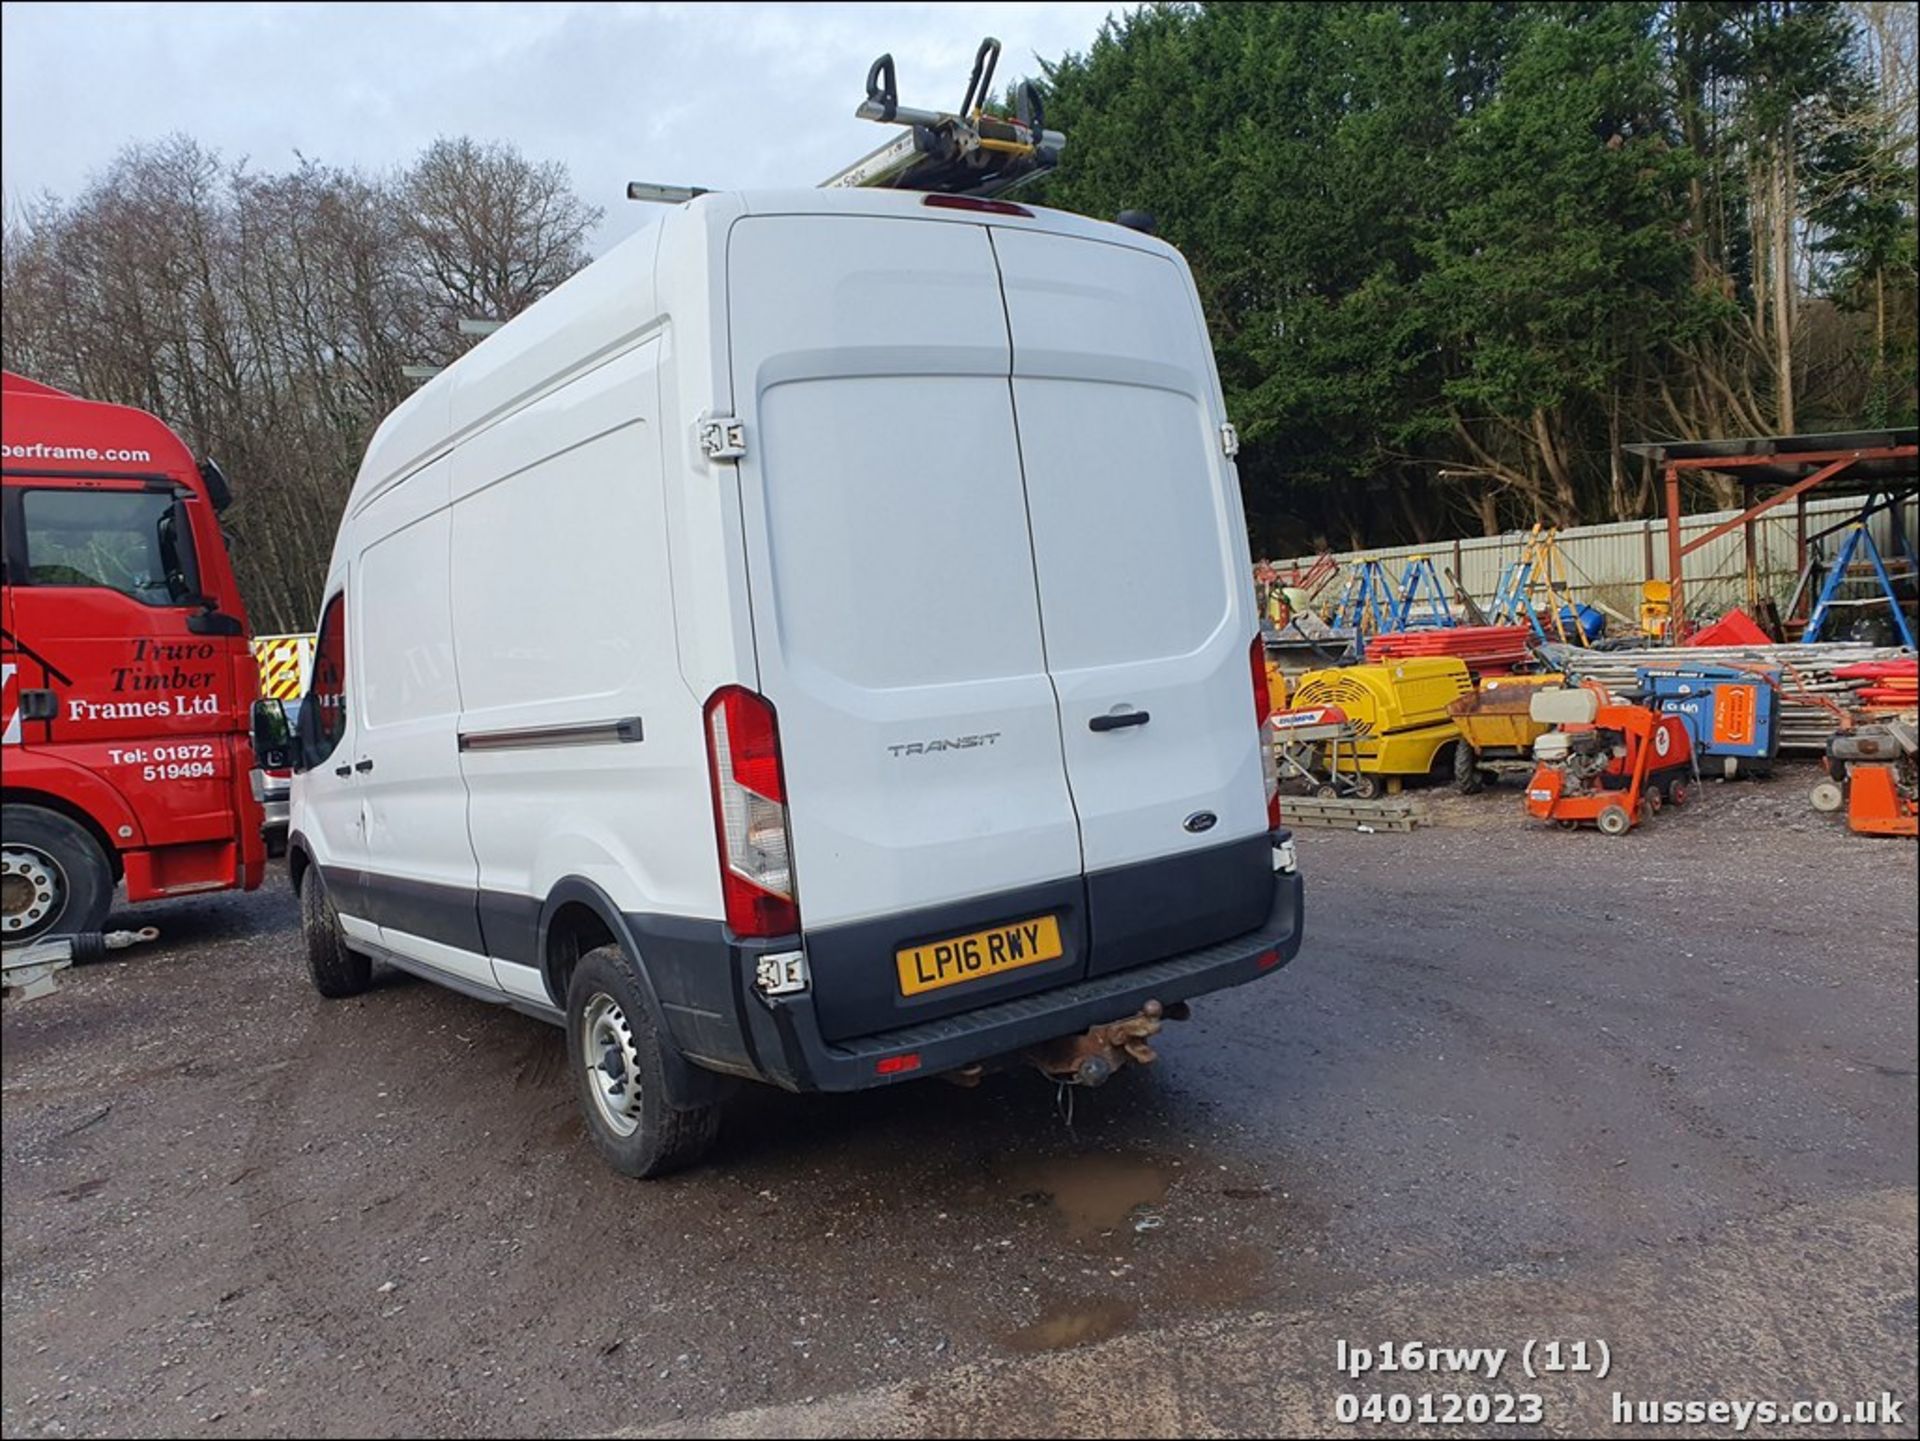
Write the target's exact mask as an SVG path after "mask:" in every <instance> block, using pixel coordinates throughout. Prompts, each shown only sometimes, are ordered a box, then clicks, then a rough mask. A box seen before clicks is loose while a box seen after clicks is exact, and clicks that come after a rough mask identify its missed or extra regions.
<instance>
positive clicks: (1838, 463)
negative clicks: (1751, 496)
mask: <svg viewBox="0 0 1920 1441" xmlns="http://www.w3.org/2000/svg"><path fill="white" fill-rule="evenodd" d="M1869 454H1871V452H1869V451H1864V450H1850V451H1848V452H1847V453H1846V454H1845V455H1842V456H1841V457H1840V458H1839V459H1837V460H1834V461H1832V462H1830V463H1828V464H1826V465H1823V466H1821V467H1820V469H1818V470H1816V471H1815V472H1814V473H1813V474H1812V475H1807V476H1802V477H1801V478H1800V479H1799V480H1796V481H1795V482H1794V483H1793V484H1792V485H1790V486H1788V487H1787V488H1786V489H1785V490H1777V491H1775V492H1774V493H1773V494H1772V495H1770V496H1768V497H1767V498H1766V499H1765V500H1763V501H1761V502H1760V503H1759V504H1757V505H1750V506H1748V507H1747V508H1746V509H1745V510H1743V511H1741V512H1740V514H1738V515H1736V516H1735V517H1734V518H1733V519H1732V520H1727V521H1722V522H1721V523H1720V524H1719V525H1716V526H1715V527H1714V528H1713V529H1712V530H1710V531H1708V532H1707V533H1706V534H1705V535H1703V536H1701V537H1700V538H1699V539H1697V540H1690V541H1688V542H1687V543H1686V544H1685V545H1683V546H1681V547H1680V554H1681V555H1683V556H1688V555H1692V554H1693V553H1694V552H1695V551H1696V550H1698V549H1700V547H1701V546H1703V545H1710V544H1711V543H1712V542H1714V541H1716V540H1718V539H1720V537H1721V536H1723V535H1729V534H1731V533H1732V532H1734V531H1736V530H1738V529H1739V528H1740V527H1741V526H1743V525H1746V524H1747V523H1748V522H1749V521H1752V520H1755V519H1757V518H1758V517H1760V516H1762V515H1764V514H1765V513H1766V512H1768V511H1770V510H1772V509H1773V508H1774V507H1775V506H1776V505H1779V504H1780V503H1781V502H1782V501H1786V500H1792V499H1793V498H1794V497H1795V496H1796V495H1799V494H1801V493H1802V492H1803V491H1809V490H1812V489H1813V488H1814V487H1815V486H1816V485H1819V484H1820V483H1821V482H1822V481H1827V480H1832V479H1833V478H1834V477H1835V476H1836V475H1838V474H1839V473H1840V472H1841V471H1843V470H1845V469H1846V468H1847V467H1848V466H1850V465H1852V464H1853V463H1854V462H1855V461H1856V460H1860V459H1863V458H1864V457H1866V456H1867V455H1869ZM1800 458H1801V457H1799V456H1795V457H1794V459H1795V460H1799V459H1800ZM1667 473H1668V474H1669V475H1673V468H1672V467H1671V466H1669V467H1668V471H1667ZM1678 481H1679V477H1678V476H1677V475H1675V476H1674V482H1675V485H1676V486H1677V484H1678Z"/></svg>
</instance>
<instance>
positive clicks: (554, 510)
mask: <svg viewBox="0 0 1920 1441" xmlns="http://www.w3.org/2000/svg"><path fill="white" fill-rule="evenodd" d="M658 359H659V346H658V343H657V341H654V340H648V341H646V342H644V343H643V344H641V345H639V346H637V347H636V348H634V349H633V350H630V351H628V352H627V353H625V354H623V355H621V356H619V357H617V358H615V359H613V360H611V361H609V362H607V363H606V364H604V365H602V366H600V367H599V368H597V369H595V370H593V371H590V372H588V373H587V374H585V375H583V376H581V377H579V378H578V379H576V380H574V381H572V382H570V383H569V384H567V385H565V386H563V387H562V388H561V389H559V390H557V391H555V392H554V393H553V394H551V395H549V396H547V397H545V398H544V399H542V400H539V401H537V402H535V403H534V404H533V405H531V406H529V407H527V408H525V409H523V410H520V411H517V412H515V413H514V414H512V415H510V416H508V417H507V418H506V419H504V420H502V421H501V422H499V423H498V424H497V425H494V426H492V427H490V428H488V429H487V430H485V431H483V432H481V434H480V435H478V436H476V437H475V438H474V439H473V440H471V441H469V442H467V443H466V444H464V445H462V446H461V447H460V449H459V450H458V451H456V452H455V454H454V491H455V501H454V506H453V532H452V576H451V581H452V610H453V617H454V641H455V652H456V655H457V658H458V662H459V673H460V680H461V695H462V700H463V706H462V710H461V714H460V718H459V724H458V745H459V747H460V752H459V753H460V763H461V768H462V771H463V773H464V775H465V776H466V780H467V786H468V791H469V796H470V810H469V819H470V826H471V832H472V838H473V847H474V853H475V857H476V859H477V862H478V881H479V890H480V893H481V896H480V905H481V917H482V925H483V927H484V931H485V936H486V942H487V947H488V951H489V953H490V954H491V955H492V956H493V957H494V959H495V961H496V963H497V964H496V971H497V974H498V975H499V979H500V983H501V985H502V987H503V988H504V989H506V990H508V991H509V992H512V993H514V994H520V995H530V996H534V997H535V998H536V999H542V1000H544V999H545V994H546V993H545V990H544V987H543V986H541V984H540V982H539V975H538V971H537V969H536V968H537V964H538V960H539V958H538V957H537V956H536V955H535V954H534V953H533V938H534V929H535V926H536V923H537V920H538V916H539V911H540V906H541V903H542V902H543V901H544V899H545V898H546V896H547V893H548V892H549V890H550V889H551V888H552V887H553V885H554V884H555V883H556V882H558V881H559V880H561V879H562V878H564V877H567V876H578V877H581V878H583V879H585V880H589V881H592V882H594V883H595V884H596V885H598V886H599V887H600V888H601V889H602V890H604V891H605V892H606V893H607V894H608V896H610V897H611V898H612V899H613V901H614V902H615V904H617V905H618V906H619V907H620V909H621V910H623V911H627V912H661V911H664V912H668V913H677V914H700V913H703V912H704V913H706V914H712V913H713V912H714V911H716V910H717V909H718V895H717V891H718V879H717V873H716V868H715V862H714V857H713V849H712V842H711V839H710V838H711V835H712V821H711V817H710V801H709V799H708V794H707V781H706V762H705V750H704V744H703V742H702V739H701V736H700V725H699V706H698V703H697V702H696V701H695V699H694V697H693V696H692V695H691V693H690V692H689V691H688V690H687V688H686V686H685V683H684V682H683V681H682V680H681V679H680V673H679V668H678V665H677V661H676V655H675V645H674V618H673V601H672V587H671V584H670V581H669V576H668V565H667V554H666V533H665V521H664V510H663V504H662V495H661V467H660V447H659V435H658V429H657V424H656V422H655V420H654V417H653V414H652V412H653V407H654V400H655V396H656V394H657V388H656V382H655V377H654V373H653V371H654V366H655V365H656V364H657V362H658ZM452 743H454V738H453V737H449V744H452Z"/></svg>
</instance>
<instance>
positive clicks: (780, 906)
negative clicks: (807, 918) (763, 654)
mask: <svg viewBox="0 0 1920 1441" xmlns="http://www.w3.org/2000/svg"><path fill="white" fill-rule="evenodd" d="M706 716H707V774H708V776H709V777H711V779H712V781H713V831H714V837H715V839H716V840H717V841H718V842H719V846H720V890H721V893H722V895H723V896H724V897H725V900H726V907H727V925H728V926H729V927H731V928H732V930H733V932H734V934H736V935H741V936H790V935H792V934H793V933H794V932H796V931H798V930H799V929H800V907H799V904H798V903H797V902H796V900H795V899H794V895H795V892H794V885H793V835H792V832H791V831H789V830H788V828H787V783H786V777H785V775H784V774H783V773H782V771H781V768H780V726H779V722H778V721H777V720H776V719H775V717H774V714H773V707H772V706H771V705H769V704H768V703H767V701H766V698H765V697H763V696H758V695H755V694H754V693H753V692H752V691H750V690H747V689H745V688H744V687H742V686H733V685H730V686H722V687H721V688H720V689H719V690H717V691H715V692H714V693H713V695H712V696H711V697H710V698H709V699H708V701H707V708H706Z"/></svg>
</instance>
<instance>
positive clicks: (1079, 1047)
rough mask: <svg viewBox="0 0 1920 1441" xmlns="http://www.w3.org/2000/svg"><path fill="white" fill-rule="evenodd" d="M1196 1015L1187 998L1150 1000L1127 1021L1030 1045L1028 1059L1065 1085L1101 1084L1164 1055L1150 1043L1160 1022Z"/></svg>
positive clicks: (1095, 1027)
mask: <svg viewBox="0 0 1920 1441" xmlns="http://www.w3.org/2000/svg"><path fill="white" fill-rule="evenodd" d="M1192 1014H1193V1011H1192V1009H1191V1008H1190V1007H1189V1006H1188V1005H1187V1003H1186V1002H1185V1001H1175V1002H1173V1003H1172V1004H1171V1005H1166V1006H1163V1005H1161V1004H1160V1003H1159V1002H1158V1001H1148V1002H1147V1003H1146V1004H1145V1005H1144V1006H1142V1007H1141V1008H1140V1010H1139V1012H1138V1013H1137V1014H1135V1015H1131V1016H1128V1017H1127V1018H1126V1019H1125V1020H1123V1021H1108V1022H1107V1023H1106V1024H1105V1025H1103V1026H1093V1027H1091V1028H1089V1029H1088V1030H1087V1031H1086V1032H1085V1033H1084V1034H1082V1035H1078V1036H1061V1037H1060V1038H1059V1039H1058V1040H1053V1041H1047V1042H1045V1043H1044V1044H1042V1045H1038V1046H1032V1047H1029V1048H1028V1050H1027V1051H1026V1053H1025V1055H1026V1059H1027V1060H1028V1061H1029V1062H1031V1063H1032V1064H1033V1065H1034V1066H1035V1067H1037V1068H1038V1069H1039V1070H1040V1072H1041V1074H1043V1075H1045V1076H1047V1077H1048V1078H1049V1079H1051V1080H1055V1081H1059V1082H1061V1083H1062V1084H1064V1085H1072V1086H1097V1085H1099V1084H1101V1082H1103V1081H1105V1080H1106V1079H1107V1078H1108V1077H1109V1076H1111V1075H1112V1074H1113V1073H1114V1072H1115V1071H1117V1070H1119V1069H1120V1068H1121V1067H1122V1066H1124V1065H1126V1063H1127V1062H1128V1061H1132V1062H1134V1063H1135V1064H1136V1065H1141V1066H1150V1065H1152V1064H1153V1063H1154V1062H1155V1061H1156V1060H1158V1059H1159V1058H1160V1057H1159V1052H1157V1051H1155V1050H1154V1049H1153V1047H1152V1046H1150V1045H1148V1044H1147V1042H1148V1040H1149V1039H1150V1038H1151V1037H1153V1036H1156V1035H1158V1034H1159V1033H1160V1023H1161V1022H1162V1021H1184V1020H1186V1019H1187V1018H1188V1017H1189V1016H1191V1015H1192Z"/></svg>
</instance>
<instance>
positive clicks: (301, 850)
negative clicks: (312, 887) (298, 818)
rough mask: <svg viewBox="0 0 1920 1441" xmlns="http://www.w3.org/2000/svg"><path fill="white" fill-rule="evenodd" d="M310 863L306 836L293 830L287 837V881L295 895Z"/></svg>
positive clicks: (310, 854)
mask: <svg viewBox="0 0 1920 1441" xmlns="http://www.w3.org/2000/svg"><path fill="white" fill-rule="evenodd" d="M312 864H313V853H312V852H311V851H309V850H308V849H307V838H306V837H305V836H303V835H301V834H300V833H299V832H298V831H295V832H294V833H293V834H292V835H290V836H288V837H287V882H288V884H289V885H291V886H292V887H293V893H294V894H295V895H296V896H297V895H299V894H300V883H301V882H302V881H303V880H305V879H306V875H307V868H308V867H309V866H311V865H312Z"/></svg>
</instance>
